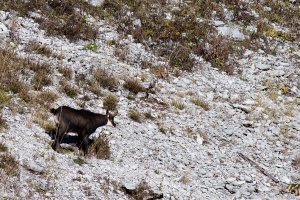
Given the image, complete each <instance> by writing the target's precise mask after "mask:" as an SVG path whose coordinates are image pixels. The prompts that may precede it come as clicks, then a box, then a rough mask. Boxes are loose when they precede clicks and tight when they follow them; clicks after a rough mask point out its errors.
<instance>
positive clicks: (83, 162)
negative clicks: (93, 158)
mask: <svg viewBox="0 0 300 200" xmlns="http://www.w3.org/2000/svg"><path fill="white" fill-rule="evenodd" d="M73 161H74V163H76V164H78V165H83V164H86V162H85V161H84V160H83V159H81V158H79V157H77V158H75V159H73Z"/></svg>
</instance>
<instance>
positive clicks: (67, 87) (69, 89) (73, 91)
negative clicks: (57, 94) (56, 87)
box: [60, 80, 78, 98]
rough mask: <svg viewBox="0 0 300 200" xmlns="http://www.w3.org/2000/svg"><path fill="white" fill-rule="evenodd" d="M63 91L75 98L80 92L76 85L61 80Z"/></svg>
mask: <svg viewBox="0 0 300 200" xmlns="http://www.w3.org/2000/svg"><path fill="white" fill-rule="evenodd" d="M60 85H61V89H62V91H63V92H64V93H65V94H66V95H68V96H69V97H71V98H74V97H76V96H77V94H78V90H77V88H76V87H75V86H73V85H71V84H69V83H67V81H65V80H62V81H60Z"/></svg>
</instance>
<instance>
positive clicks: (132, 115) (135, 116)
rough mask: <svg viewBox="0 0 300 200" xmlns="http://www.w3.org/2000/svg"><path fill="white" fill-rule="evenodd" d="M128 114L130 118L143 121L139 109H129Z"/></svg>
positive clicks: (139, 121)
mask: <svg viewBox="0 0 300 200" xmlns="http://www.w3.org/2000/svg"><path fill="white" fill-rule="evenodd" d="M128 116H129V118H130V119H132V120H133V121H136V122H138V123H141V122H142V117H141V114H140V112H139V111H137V110H129V112H128Z"/></svg>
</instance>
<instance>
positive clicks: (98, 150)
mask: <svg viewBox="0 0 300 200" xmlns="http://www.w3.org/2000/svg"><path fill="white" fill-rule="evenodd" d="M89 152H90V153H92V154H94V155H96V157H97V158H98V159H110V156H111V151H110V147H109V141H108V139H106V138H101V137H99V138H97V139H96V140H95V141H94V142H93V143H92V144H91V145H90V147H89Z"/></svg>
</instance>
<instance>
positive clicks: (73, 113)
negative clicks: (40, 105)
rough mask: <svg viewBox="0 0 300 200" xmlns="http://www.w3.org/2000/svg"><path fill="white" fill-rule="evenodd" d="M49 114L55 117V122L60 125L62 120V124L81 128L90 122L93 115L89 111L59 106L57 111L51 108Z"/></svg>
mask: <svg viewBox="0 0 300 200" xmlns="http://www.w3.org/2000/svg"><path fill="white" fill-rule="evenodd" d="M50 112H51V113H52V114H54V115H55V116H56V118H57V122H59V123H61V119H63V121H64V123H67V124H69V125H72V126H75V127H82V128H83V127H85V126H86V124H87V122H90V121H92V120H93V116H94V115H95V113H93V112H91V111H88V110H84V109H81V110H77V109H73V108H70V107H68V106H61V107H59V108H57V109H54V108H52V109H51V110H50Z"/></svg>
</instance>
